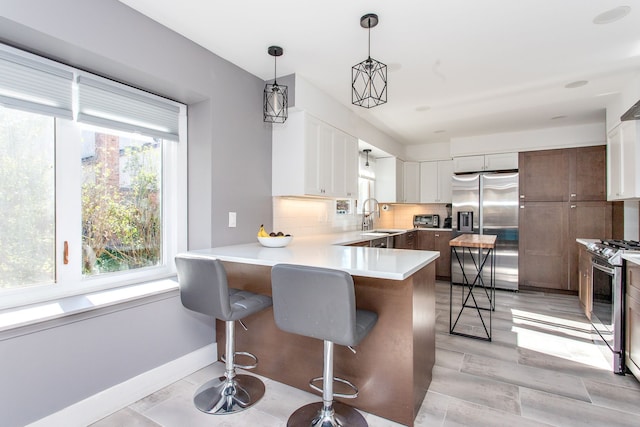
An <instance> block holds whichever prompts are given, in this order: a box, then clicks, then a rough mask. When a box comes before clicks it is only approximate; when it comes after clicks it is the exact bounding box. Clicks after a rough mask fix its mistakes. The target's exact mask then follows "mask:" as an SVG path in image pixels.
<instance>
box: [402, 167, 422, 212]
mask: <svg viewBox="0 0 640 427" xmlns="http://www.w3.org/2000/svg"><path fill="white" fill-rule="evenodd" d="M403 201H404V202H405V203H420V163H418V162H404V199H403Z"/></svg>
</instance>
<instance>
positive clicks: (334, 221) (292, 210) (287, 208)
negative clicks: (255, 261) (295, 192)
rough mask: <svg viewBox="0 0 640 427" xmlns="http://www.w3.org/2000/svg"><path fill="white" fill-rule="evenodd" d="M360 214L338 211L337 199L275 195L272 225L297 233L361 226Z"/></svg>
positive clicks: (306, 233)
mask: <svg viewBox="0 0 640 427" xmlns="http://www.w3.org/2000/svg"><path fill="white" fill-rule="evenodd" d="M359 221H360V220H359V216H357V215H355V214H337V213H336V201H335V200H331V199H314V198H311V197H309V198H293V197H274V198H273V228H274V231H276V232H277V231H282V232H283V233H289V234H292V235H294V236H309V235H313V234H327V233H338V232H341V231H352V230H357V229H358V223H359Z"/></svg>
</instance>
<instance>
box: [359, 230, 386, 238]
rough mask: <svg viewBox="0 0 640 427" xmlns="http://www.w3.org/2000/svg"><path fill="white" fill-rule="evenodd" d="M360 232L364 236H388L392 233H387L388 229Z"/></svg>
mask: <svg viewBox="0 0 640 427" xmlns="http://www.w3.org/2000/svg"><path fill="white" fill-rule="evenodd" d="M360 234H361V235H363V236H374V237H384V236H388V235H389V234H391V233H387V232H386V231H363V232H362V233H360Z"/></svg>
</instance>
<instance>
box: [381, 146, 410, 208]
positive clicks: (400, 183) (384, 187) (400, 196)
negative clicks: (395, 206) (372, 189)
mask: <svg viewBox="0 0 640 427" xmlns="http://www.w3.org/2000/svg"><path fill="white" fill-rule="evenodd" d="M375 197H376V199H377V200H378V201H380V202H386V203H402V202H403V201H404V162H403V161H402V160H400V159H398V158H396V157H380V158H378V159H376V195H375Z"/></svg>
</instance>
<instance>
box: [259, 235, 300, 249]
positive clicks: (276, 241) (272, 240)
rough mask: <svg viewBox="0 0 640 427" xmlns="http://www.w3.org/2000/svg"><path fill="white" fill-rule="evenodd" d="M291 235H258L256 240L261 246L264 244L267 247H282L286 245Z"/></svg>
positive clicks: (291, 237)
mask: <svg viewBox="0 0 640 427" xmlns="http://www.w3.org/2000/svg"><path fill="white" fill-rule="evenodd" d="M291 239H293V236H286V237H258V241H259V242H260V244H261V245H262V246H266V247H268V248H284V247H285V246H287V245H288V244H289V243H290V242H291Z"/></svg>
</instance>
